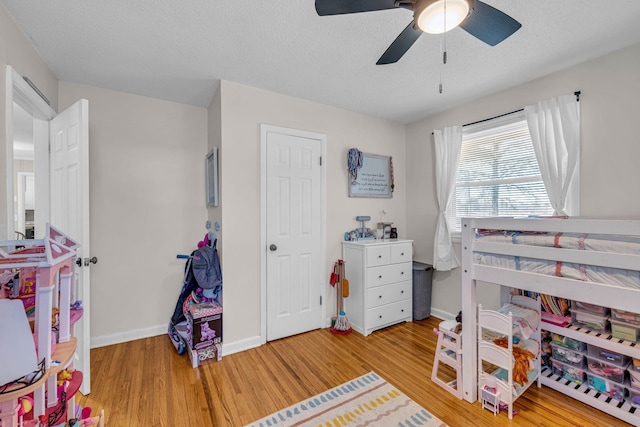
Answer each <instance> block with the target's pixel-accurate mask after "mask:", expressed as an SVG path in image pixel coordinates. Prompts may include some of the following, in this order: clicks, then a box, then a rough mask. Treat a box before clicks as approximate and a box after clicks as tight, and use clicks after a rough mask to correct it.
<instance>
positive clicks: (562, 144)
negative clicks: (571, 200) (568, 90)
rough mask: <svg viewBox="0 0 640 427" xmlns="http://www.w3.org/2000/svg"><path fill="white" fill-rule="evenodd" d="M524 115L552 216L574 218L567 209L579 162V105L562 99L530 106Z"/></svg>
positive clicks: (571, 99) (567, 97) (572, 98)
mask: <svg viewBox="0 0 640 427" xmlns="http://www.w3.org/2000/svg"><path fill="white" fill-rule="evenodd" d="M524 113H525V116H526V118H527V125H528V126H529V133H530V134H531V141H532V142H533V149H534V151H535V153H536V158H537V160H538V165H539V166H540V173H541V174H542V181H543V182H544V186H545V188H546V190H547V194H548V195H549V201H550V202H551V207H553V210H554V215H568V214H573V215H575V214H576V213H575V212H568V213H567V212H566V208H567V194H568V192H569V189H570V187H571V185H572V182H573V180H574V179H575V178H576V175H577V174H576V170H577V169H578V162H579V160H580V103H579V102H578V100H577V99H576V96H575V95H563V96H559V97H558V98H554V99H549V100H546V101H541V102H538V103H537V104H536V105H529V106H527V107H525V108H524Z"/></svg>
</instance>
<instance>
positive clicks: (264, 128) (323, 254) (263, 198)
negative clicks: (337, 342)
mask: <svg viewBox="0 0 640 427" xmlns="http://www.w3.org/2000/svg"><path fill="white" fill-rule="evenodd" d="M269 132H277V133H282V134H285V135H291V136H296V137H301V138H309V139H315V140H318V141H320V153H321V156H322V159H323V160H322V167H321V169H320V241H321V243H320V263H321V265H320V271H321V272H323V278H322V280H321V281H320V282H321V283H322V285H321V289H320V296H321V297H322V307H321V308H320V316H321V318H320V319H319V322H320V324H321V325H323V327H325V326H326V325H325V323H326V322H324V320H323V319H326V318H327V308H326V307H327V298H326V297H327V295H326V293H327V292H326V291H327V286H326V283H328V280H326V279H327V275H326V272H325V270H326V264H327V232H326V230H327V203H326V202H327V172H326V171H327V168H326V158H327V136H326V135H323V134H319V133H314V132H308V131H302V130H297V129H290V128H284V127H279V126H272V125H267V124H260V344H264V343H266V342H267V134H268V133H269Z"/></svg>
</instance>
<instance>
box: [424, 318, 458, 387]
mask: <svg viewBox="0 0 640 427" xmlns="http://www.w3.org/2000/svg"><path fill="white" fill-rule="evenodd" d="M457 324H458V323H457V322H456V321H454V320H445V321H443V322H440V325H438V343H437V344H436V352H435V357H434V359H433V370H432V371H431V381H433V382H434V383H436V384H438V385H439V386H440V387H442V388H444V389H445V390H447V391H448V392H450V393H451V394H453V395H454V396H456V397H457V398H458V399H462V337H461V336H460V335H459V334H456V333H455V332H453V331H454V329H455V328H456V325H457ZM440 363H444V364H445V365H448V366H450V367H451V368H452V369H453V370H455V371H456V378H455V379H454V380H453V381H450V382H448V383H446V382H444V381H443V380H441V379H440V378H438V368H439V365H440Z"/></svg>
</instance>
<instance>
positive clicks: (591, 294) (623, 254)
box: [462, 218, 640, 426]
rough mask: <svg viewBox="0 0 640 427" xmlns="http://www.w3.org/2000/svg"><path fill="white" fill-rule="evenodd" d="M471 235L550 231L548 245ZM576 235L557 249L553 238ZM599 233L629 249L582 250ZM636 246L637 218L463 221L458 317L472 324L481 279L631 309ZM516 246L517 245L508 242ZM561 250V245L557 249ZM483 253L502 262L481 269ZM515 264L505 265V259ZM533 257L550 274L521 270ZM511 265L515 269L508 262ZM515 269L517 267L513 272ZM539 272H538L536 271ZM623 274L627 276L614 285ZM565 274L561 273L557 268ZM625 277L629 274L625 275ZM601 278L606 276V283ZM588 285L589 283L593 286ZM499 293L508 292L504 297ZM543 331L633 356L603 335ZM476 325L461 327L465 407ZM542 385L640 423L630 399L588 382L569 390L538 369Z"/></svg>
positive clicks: (473, 381)
mask: <svg viewBox="0 0 640 427" xmlns="http://www.w3.org/2000/svg"><path fill="white" fill-rule="evenodd" d="M476 230H511V231H517V232H525V233H527V234H528V235H535V234H540V235H544V233H549V234H550V235H552V236H556V237H554V238H553V239H552V240H553V241H554V244H553V245H540V246H537V245H529V244H524V243H523V242H512V241H511V240H512V239H510V238H509V239H502V240H506V241H505V242H499V240H500V239H494V241H486V240H482V239H477V235H476ZM561 235H572V237H575V235H578V236H579V237H578V240H577V241H578V244H577V245H571V244H568V245H564V246H563V245H562V244H558V242H557V236H561ZM590 235H598V237H599V238H600V237H603V236H610V237H611V241H613V242H617V241H623V242H625V243H628V242H629V241H630V242H632V244H623V245H617V244H616V245H606V244H605V245H603V246H597V247H590V246H589V245H588V244H587V245H585V244H584V241H585V237H588V236H590ZM580 236H581V237H580ZM636 241H637V242H640V221H639V220H607V219H583V218H580V219H513V218H485V219H463V220H462V295H463V300H462V318H463V319H465V322H469V320H467V319H476V314H477V312H476V310H477V307H478V304H477V297H476V284H477V283H478V282H487V283H493V284H497V285H500V286H502V287H503V289H506V288H505V287H515V288H520V289H524V290H528V291H532V292H538V293H542V294H547V295H553V296H556V297H559V298H566V299H571V300H579V301H583V302H586V303H590V304H597V305H600V306H605V307H610V308H616V309H620V310H625V311H630V312H638V311H639V308H640V289H639V288H638V287H637V286H634V280H633V277H634V276H636V275H638V274H640V273H639V271H640V253H639V252H638V251H637V247H636V245H635V243H634V242H636ZM513 243H517V244H513ZM558 247H560V248H558ZM479 255H481V256H479ZM486 256H496V257H502V259H504V260H507V261H505V262H492V263H489V264H481V263H480V262H483V261H482V258H484V257H486ZM511 258H512V259H513V260H514V261H516V262H515V263H513V262H511V261H510V259H511ZM523 259H526V260H540V261H542V263H546V262H549V263H551V264H552V265H554V267H553V268H552V269H550V270H551V271H541V270H540V269H538V270H536V271H537V272H531V271H525V269H524V268H522V265H519V262H518V261H521V260H523ZM510 264H514V265H510ZM559 265H562V266H578V273H577V274H579V276H575V277H577V278H571V277H560V276H557V275H552V274H558V272H559V271H558V266H559ZM581 266H593V267H595V269H594V271H598V272H599V273H602V272H604V273H606V272H607V270H609V269H610V270H611V272H612V273H613V276H607V274H597V275H595V277H594V276H593V275H589V274H584V273H585V271H586V269H585V268H584V267H581ZM518 267H520V269H518ZM543 270H544V269H543ZM620 272H623V274H622V276H625V277H626V276H628V277H631V278H632V279H631V280H629V281H627V280H623V281H620V280H617V278H619V277H620V274H619V273H620ZM559 273H560V274H563V275H564V272H562V271H560V272H559ZM627 273H628V274H627ZM566 276H572V275H571V274H566ZM608 277H611V279H609V278H608ZM593 280H595V281H593ZM503 294H505V295H506V294H507V292H504V293H503ZM542 329H545V330H548V331H550V332H552V333H558V334H561V335H564V336H567V337H571V338H574V339H577V340H579V341H582V342H585V343H587V344H592V345H596V346H598V347H603V348H606V349H609V350H612V351H615V352H617V353H621V354H624V355H627V356H630V357H634V358H636V359H640V344H638V345H637V343H635V342H629V341H625V340H620V339H617V338H613V337H612V336H611V335H609V334H606V333H598V332H593V331H590V330H588V329H585V328H581V327H579V326H575V325H569V326H568V327H559V326H556V325H552V324H550V323H543V326H542ZM477 333H478V328H477V327H476V325H474V324H471V325H469V327H467V326H466V324H465V327H463V329H462V349H463V358H462V361H463V363H462V365H463V366H462V370H463V376H462V377H463V397H464V399H465V400H467V401H469V402H475V401H476V400H477V398H478V370H477V367H478V347H477ZM541 382H542V384H543V385H545V386H547V387H550V388H553V389H555V390H558V391H560V392H562V393H564V394H566V395H568V396H571V397H573V398H575V399H577V400H579V401H581V402H584V403H586V404H588V405H590V406H593V407H595V408H597V409H600V410H602V411H604V412H606V413H608V414H610V415H612V416H614V417H617V418H619V419H621V420H624V421H626V422H628V423H631V424H633V425H636V426H640V409H638V408H635V407H633V406H632V405H630V404H629V402H627V401H624V402H619V401H617V400H615V399H611V398H609V397H607V396H605V395H603V394H601V393H598V392H597V391H596V390H593V389H590V388H589V387H588V385H587V384H582V385H579V386H578V385H576V384H575V383H571V382H570V381H568V380H564V379H562V378H559V377H557V376H556V375H553V373H552V372H551V370H543V371H542V372H541Z"/></svg>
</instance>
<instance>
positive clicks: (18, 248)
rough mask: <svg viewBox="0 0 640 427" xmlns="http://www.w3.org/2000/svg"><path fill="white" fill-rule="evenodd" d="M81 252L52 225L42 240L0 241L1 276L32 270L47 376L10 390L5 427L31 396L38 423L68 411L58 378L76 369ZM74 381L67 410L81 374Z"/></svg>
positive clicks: (4, 398)
mask: <svg viewBox="0 0 640 427" xmlns="http://www.w3.org/2000/svg"><path fill="white" fill-rule="evenodd" d="M77 247H78V245H77V243H76V242H74V241H73V240H72V239H71V238H69V237H68V236H66V235H64V234H63V233H62V232H60V231H58V230H56V229H55V228H54V227H52V226H50V225H47V229H46V235H45V238H44V239H38V240H34V239H32V240H10V241H3V242H0V271H15V272H18V271H20V272H21V274H24V273H25V272H26V271H29V272H30V274H32V275H33V277H34V278H35V317H34V319H33V321H34V332H35V333H36V334H37V360H39V361H44V374H43V375H42V377H41V378H40V379H39V380H37V381H35V382H34V383H33V384H30V385H28V386H27V387H22V388H20V386H14V387H13V389H12V388H11V386H9V387H8V388H7V389H6V390H5V392H4V393H2V394H0V425H1V426H2V427H14V426H17V425H18V416H17V407H18V399H19V398H20V397H22V396H25V395H28V394H30V393H33V400H34V405H33V415H34V419H37V418H38V416H40V415H45V414H46V415H48V414H49V413H51V412H53V411H56V413H57V414H60V416H62V415H63V414H64V412H65V411H64V409H65V408H61V403H62V402H59V401H58V397H57V396H58V393H57V375H58V373H59V372H61V371H62V370H63V369H65V368H68V367H73V357H74V354H75V351H76V347H77V339H76V338H75V337H73V336H71V335H72V329H73V327H72V325H73V323H75V322H76V321H78V320H79V317H80V316H81V315H82V311H81V310H72V309H71V283H72V280H73V270H74V267H75V263H74V261H75V248H77ZM54 308H57V309H58V329H57V344H56V346H55V351H53V352H52V342H51V340H52V338H51V336H52V324H51V323H52V322H51V319H52V315H53V309H54ZM5 327H8V326H7V325H5ZM72 378H73V379H72V380H71V384H72V385H71V386H70V388H69V389H67V396H66V405H68V406H70V407H74V406H75V401H74V398H73V394H75V391H77V388H78V386H79V382H81V379H82V375H81V374H80V373H77V374H76V375H75V376H74V375H72ZM67 415H68V416H69V415H70V414H67ZM59 421H64V420H59ZM58 423H59V422H58Z"/></svg>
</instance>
